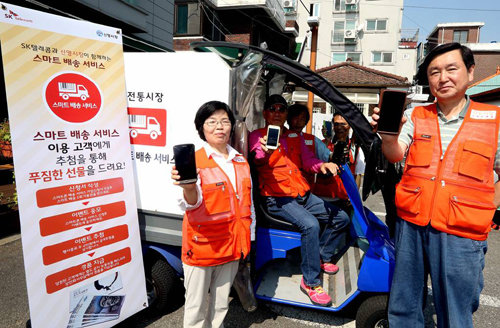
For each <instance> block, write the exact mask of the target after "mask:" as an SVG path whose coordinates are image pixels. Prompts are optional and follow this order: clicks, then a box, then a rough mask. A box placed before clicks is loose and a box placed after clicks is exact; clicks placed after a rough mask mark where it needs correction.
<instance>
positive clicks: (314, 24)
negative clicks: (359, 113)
mask: <svg viewBox="0 0 500 328" xmlns="http://www.w3.org/2000/svg"><path fill="white" fill-rule="evenodd" d="M311 14H312V10H311ZM307 24H308V25H309V27H310V28H311V59H310V64H309V68H310V69H311V71H313V72H314V71H315V70H316V50H317V48H318V26H319V17H318V16H309V18H307ZM313 106H314V93H312V92H311V91H309V93H308V96H307V108H308V109H309V117H310V118H311V119H310V120H309V122H307V126H306V132H307V133H312V117H313V116H312V114H313V113H312V110H313Z"/></svg>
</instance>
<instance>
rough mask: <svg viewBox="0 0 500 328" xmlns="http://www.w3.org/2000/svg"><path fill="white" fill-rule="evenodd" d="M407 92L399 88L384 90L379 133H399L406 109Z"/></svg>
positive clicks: (381, 100) (381, 99) (381, 101)
mask: <svg viewBox="0 0 500 328" xmlns="http://www.w3.org/2000/svg"><path fill="white" fill-rule="evenodd" d="M405 104H406V92H405V91H398V90H382V94H381V98H380V104H379V108H380V113H379V116H380V118H379V120H378V124H377V125H378V128H377V132H378V133H386V134H398V133H399V127H400V124H401V118H402V117H403V112H404V110H405Z"/></svg>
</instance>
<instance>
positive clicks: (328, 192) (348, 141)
mask: <svg viewBox="0 0 500 328" xmlns="http://www.w3.org/2000/svg"><path fill="white" fill-rule="evenodd" d="M332 124H333V131H334V135H333V137H332V139H331V141H330V142H329V144H328V146H327V148H328V149H329V150H330V152H331V155H330V161H331V162H333V163H335V164H337V165H344V164H346V163H348V164H349V168H350V170H351V172H352V174H353V175H354V176H355V177H356V183H357V184H358V186H359V184H360V182H359V179H357V176H358V175H361V174H363V173H364V167H363V165H362V164H364V155H363V151H362V150H361V148H360V147H358V146H357V145H356V144H355V142H354V138H352V137H349V132H350V129H351V127H350V126H349V123H347V121H346V119H345V118H344V117H343V116H342V115H341V114H340V113H339V112H336V113H335V114H333V119H332ZM311 189H312V192H313V193H314V194H315V195H318V196H320V197H331V198H337V199H341V200H348V199H349V196H348V195H347V191H346V190H345V188H344V185H343V184H342V180H341V179H340V177H339V176H334V177H325V176H321V175H320V176H318V177H317V178H316V181H315V183H314V185H313V186H311Z"/></svg>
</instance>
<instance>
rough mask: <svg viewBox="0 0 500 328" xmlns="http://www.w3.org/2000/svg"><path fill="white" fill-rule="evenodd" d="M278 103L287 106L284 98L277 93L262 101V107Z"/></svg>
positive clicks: (266, 107)
mask: <svg viewBox="0 0 500 328" xmlns="http://www.w3.org/2000/svg"><path fill="white" fill-rule="evenodd" d="M276 104H280V105H283V106H285V107H286V108H288V104H287V103H286V100H285V98H283V97H282V96H280V95H278V94H274V95H270V96H269V98H267V99H266V102H265V103H264V109H268V108H271V106H272V105H276Z"/></svg>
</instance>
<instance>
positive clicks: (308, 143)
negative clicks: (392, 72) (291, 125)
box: [304, 140, 313, 146]
mask: <svg viewBox="0 0 500 328" xmlns="http://www.w3.org/2000/svg"><path fill="white" fill-rule="evenodd" d="M304 141H305V143H306V146H312V144H313V141H312V140H304Z"/></svg>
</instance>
